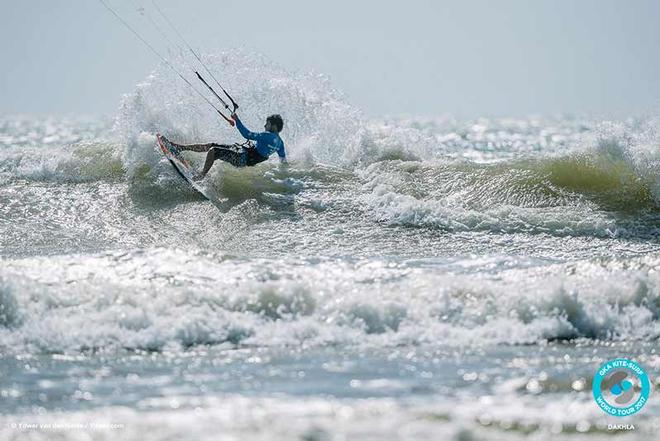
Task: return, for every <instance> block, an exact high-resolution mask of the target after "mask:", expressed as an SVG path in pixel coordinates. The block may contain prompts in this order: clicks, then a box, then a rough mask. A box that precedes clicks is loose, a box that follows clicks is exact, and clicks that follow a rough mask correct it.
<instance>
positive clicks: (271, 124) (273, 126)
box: [264, 115, 284, 133]
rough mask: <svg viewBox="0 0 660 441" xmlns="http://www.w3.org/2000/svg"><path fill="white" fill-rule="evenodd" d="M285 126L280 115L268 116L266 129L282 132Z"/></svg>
mask: <svg viewBox="0 0 660 441" xmlns="http://www.w3.org/2000/svg"><path fill="white" fill-rule="evenodd" d="M283 127H284V121H283V120H282V117H281V116H280V115H271V116H269V117H268V118H266V125H265V126H264V129H266V131H267V132H274V133H280V132H281V131H282V128H283Z"/></svg>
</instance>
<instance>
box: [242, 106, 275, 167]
mask: <svg viewBox="0 0 660 441" xmlns="http://www.w3.org/2000/svg"><path fill="white" fill-rule="evenodd" d="M235 121H236V128H237V129H238V131H239V132H241V135H243V138H245V139H250V140H252V141H256V142H257V144H256V145H255V148H256V149H257V152H258V153H259V154H260V155H261V156H263V157H264V158H268V157H269V156H270V155H272V154H273V153H275V152H277V154H278V156H279V157H280V160H285V159H286V153H285V152H284V141H282V138H280V135H279V134H277V133H272V132H261V133H254V132H251V131H249V130H248V129H247V128H246V127H245V126H244V125H243V123H242V122H241V120H240V119H238V115H236V119H235Z"/></svg>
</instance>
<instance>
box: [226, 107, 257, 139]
mask: <svg viewBox="0 0 660 441" xmlns="http://www.w3.org/2000/svg"><path fill="white" fill-rule="evenodd" d="M232 118H233V119H234V121H236V128H237V129H238V131H239V132H240V133H241V135H242V136H243V138H245V139H250V140H252V141H259V138H260V137H261V136H260V135H261V133H255V132H251V131H250V130H248V129H247V127H245V126H244V125H243V123H242V122H241V120H240V119H239V118H238V115H237V114H235V113H234V114H233V115H232Z"/></svg>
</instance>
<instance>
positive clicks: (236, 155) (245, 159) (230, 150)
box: [213, 144, 268, 167]
mask: <svg viewBox="0 0 660 441" xmlns="http://www.w3.org/2000/svg"><path fill="white" fill-rule="evenodd" d="M213 157H214V158H215V159H216V160H218V159H219V160H221V161H225V162H228V163H230V164H231V165H233V166H234V167H245V166H248V167H251V166H253V165H256V164H258V163H260V162H263V161H265V160H267V159H268V158H266V157H264V156H261V155H260V154H259V152H257V149H255V148H254V147H242V146H237V145H222V144H218V145H217V146H215V147H213Z"/></svg>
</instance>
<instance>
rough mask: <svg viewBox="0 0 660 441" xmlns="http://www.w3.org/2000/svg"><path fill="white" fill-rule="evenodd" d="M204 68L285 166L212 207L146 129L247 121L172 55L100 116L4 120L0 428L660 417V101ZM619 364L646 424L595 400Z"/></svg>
mask: <svg viewBox="0 0 660 441" xmlns="http://www.w3.org/2000/svg"><path fill="white" fill-rule="evenodd" d="M206 61H207V62H208V63H209V65H211V67H212V69H214V70H215V71H216V72H219V73H220V74H221V75H222V77H223V79H224V81H225V82H226V84H227V85H228V86H229V87H230V88H231V89H230V90H231V91H232V92H233V94H234V95H235V97H237V98H238V101H239V103H240V104H241V110H242V112H241V115H242V118H243V120H244V121H245V123H246V125H248V127H250V128H253V129H258V128H260V127H261V126H262V124H263V121H262V120H263V117H264V116H265V115H267V114H270V113H274V112H278V113H281V114H282V115H283V116H284V119H285V129H284V131H283V133H282V135H283V138H284V140H285V142H286V144H287V149H288V154H289V156H290V161H291V164H290V166H289V167H288V168H281V167H280V166H279V165H278V164H277V161H276V160H271V161H269V162H267V163H264V164H261V165H259V166H257V167H254V168H250V169H243V170H238V169H232V168H231V167H229V166H226V165H215V166H214V168H213V169H212V171H211V173H210V175H209V178H208V181H207V182H208V185H211V186H213V187H214V188H215V190H217V192H218V194H220V195H221V196H222V197H223V203H222V205H221V207H216V206H214V205H213V204H211V203H209V202H208V201H206V200H204V199H203V198H202V197H201V196H199V195H198V194H196V193H195V192H194V191H193V190H192V189H190V188H189V187H188V186H187V185H186V183H185V182H184V181H182V180H181V178H180V177H179V176H178V175H177V174H176V172H175V171H174V170H173V169H172V167H171V166H170V164H169V163H168V162H167V161H166V160H165V159H164V158H163V157H162V155H161V154H160V152H159V150H158V149H157V147H156V144H155V134H156V133H157V132H160V133H163V134H165V135H167V136H168V137H170V138H171V139H172V140H174V141H177V142H182V143H186V142H213V141H216V142H225V141H232V142H233V141H239V140H240V138H239V136H238V134H237V133H236V132H235V131H234V130H233V129H231V128H230V127H228V126H226V124H224V125H223V124H222V121H220V120H218V119H217V117H214V116H213V114H212V113H210V112H208V110H207V108H206V107H204V106H205V104H204V102H203V101H201V100H199V98H198V97H196V96H195V95H193V94H191V93H190V91H189V89H186V86H185V84H180V82H177V81H178V80H177V78H176V77H175V75H174V74H172V73H171V72H170V71H168V70H167V67H166V66H160V67H158V68H156V69H155V70H154V72H153V73H152V74H151V75H150V76H149V77H148V78H146V79H145V80H144V81H143V82H141V83H140V84H137V85H136V87H135V90H133V91H131V92H130V93H128V94H127V95H126V96H124V97H123V100H122V104H121V107H120V108H119V109H118V111H117V113H116V115H111V116H110V117H82V116H62V115H59V116H49V117H37V116H20V115H19V116H16V115H5V116H2V117H0V256H1V259H0V439H2V440H23V439H28V440H50V439H59V440H88V439H89V440H115V439H122V440H138V439H140V440H143V439H144V440H172V439H195V440H197V439H200V440H205V439H208V440H211V439H213V440H218V439H221V440H239V439H241V440H243V439H251V440H252V439H255V440H279V439H282V440H284V439H286V440H291V439H299V440H372V439H373V440H408V439H415V440H427V439H428V440H432V439H433V440H436V439H443V440H509V439H513V440H515V439H534V440H545V439H553V440H554V439H570V440H572V439H580V440H581V439H588V440H592V439H602V438H609V437H615V438H616V439H635V440H637V439H639V440H649V439H653V438H654V437H657V436H658V434H659V433H660V418H659V417H660V401H659V399H658V393H657V392H655V390H656V389H657V386H658V385H659V382H658V380H657V378H658V374H659V373H660V354H659V351H660V344H659V339H660V133H659V132H658V129H660V121H659V120H658V119H656V118H653V117H647V118H636V119H635V118H630V119H626V120H618V121H607V120H603V119H602V118H590V117H577V116H561V117H560V116H557V117H535V116H530V117H526V118H478V119H471V120H468V119H464V120H461V119H456V118H452V117H449V116H443V115H438V116H427V117H396V118H395V117H391V118H385V117H383V118H367V117H366V116H364V115H363V114H362V113H361V112H360V110H359V109H356V108H355V107H353V106H351V105H350V104H348V102H347V100H346V99H345V97H343V95H342V94H341V93H340V92H339V91H337V90H335V89H334V88H333V86H332V83H331V82H330V81H329V79H328V78H326V77H324V76H323V75H319V74H317V73H309V72H290V71H287V70H285V69H283V68H282V67H280V66H277V65H276V64H275V63H273V62H271V61H269V60H267V59H265V58H264V57H261V56H258V55H255V54H252V53H248V52H245V51H234V52H227V53H222V54H216V55H209V56H206ZM179 62H180V61H179ZM243 109H244V110H243ZM188 157H189V159H191V161H193V162H195V163H196V164H198V165H201V162H202V160H203V157H202V155H199V154H194V153H190V154H188ZM617 357H627V358H633V359H635V360H636V361H638V362H639V363H641V365H642V366H644V368H645V369H646V370H647V372H648V373H649V375H650V376H651V379H652V382H653V385H654V390H653V392H652V394H651V397H650V400H649V402H648V404H647V405H646V406H645V408H644V409H643V410H642V411H641V412H640V413H639V414H636V415H635V416H632V417H627V418H616V417H610V416H608V415H606V414H605V413H604V412H602V411H601V410H600V409H599V408H598V407H597V405H596V403H595V402H594V399H593V397H592V394H591V381H592V379H593V376H594V374H595V372H596V370H597V368H598V367H599V366H600V365H601V364H602V363H603V362H604V361H606V360H608V359H611V358H617ZM621 423H623V424H633V425H634V426H635V430H630V431H616V430H610V429H608V424H621Z"/></svg>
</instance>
